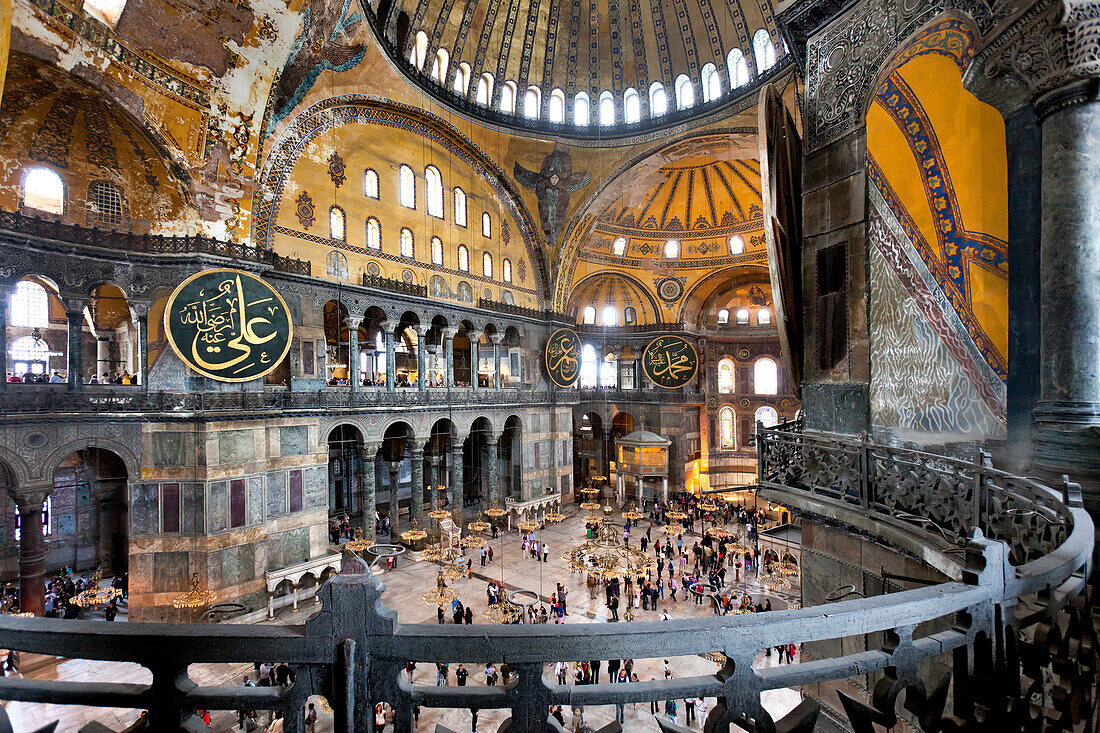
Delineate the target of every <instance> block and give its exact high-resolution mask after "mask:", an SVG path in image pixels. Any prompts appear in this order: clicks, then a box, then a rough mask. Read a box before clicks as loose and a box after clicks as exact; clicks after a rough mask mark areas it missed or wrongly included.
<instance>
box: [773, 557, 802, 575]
mask: <svg viewBox="0 0 1100 733" xmlns="http://www.w3.org/2000/svg"><path fill="white" fill-rule="evenodd" d="M775 567H776V569H777V570H778V571H779V572H781V573H783V574H784V575H798V563H797V562H795V561H794V558H793V557H792V556H790V555H786V556H784V558H783V562H781V563H778V564H777V565H776V566H775Z"/></svg>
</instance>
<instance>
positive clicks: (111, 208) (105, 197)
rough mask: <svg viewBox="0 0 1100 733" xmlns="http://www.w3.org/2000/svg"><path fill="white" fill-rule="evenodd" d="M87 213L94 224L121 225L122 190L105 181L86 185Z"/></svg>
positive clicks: (122, 212)
mask: <svg viewBox="0 0 1100 733" xmlns="http://www.w3.org/2000/svg"><path fill="white" fill-rule="evenodd" d="M88 213H89V214H90V217H89V218H90V219H91V220H92V221H93V222H94V223H97V224H121V223H122V218H123V216H124V211H123V208H122V189H121V188H119V187H118V186H116V185H115V184H113V183H108V182H107V181H92V182H91V183H90V184H88Z"/></svg>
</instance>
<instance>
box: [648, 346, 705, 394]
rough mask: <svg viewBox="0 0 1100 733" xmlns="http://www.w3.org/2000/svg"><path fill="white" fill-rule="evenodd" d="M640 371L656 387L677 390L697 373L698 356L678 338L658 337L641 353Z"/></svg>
mask: <svg viewBox="0 0 1100 733" xmlns="http://www.w3.org/2000/svg"><path fill="white" fill-rule="evenodd" d="M642 369H644V370H645V375H646V376H647V377H648V378H649V381H651V382H653V383H654V384H655V385H657V386H658V387H663V388H665V389H679V388H680V387H683V386H684V385H685V384H687V383H688V382H690V381H691V380H692V378H693V377H694V376H695V372H696V371H698V369H699V355H698V354H697V353H695V347H694V346H692V345H691V344H690V343H688V342H687V341H685V340H684V339H682V338H680V337H679V336H658V337H657V338H655V339H653V340H652V341H650V342H649V346H647V347H645V351H644V352H642Z"/></svg>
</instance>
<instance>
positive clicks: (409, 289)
mask: <svg viewBox="0 0 1100 733" xmlns="http://www.w3.org/2000/svg"><path fill="white" fill-rule="evenodd" d="M363 287H365V288H374V289H376V290H388V291H389V292H391V293H399V294H400V295H411V296H413V297H415V298H426V297H428V286H426V285H417V284H416V283H414V282H412V283H407V282H405V281H404V280H398V279H397V278H388V277H380V276H378V275H368V274H367V273H365V272H364V273H363Z"/></svg>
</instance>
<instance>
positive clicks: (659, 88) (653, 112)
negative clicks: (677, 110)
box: [649, 81, 668, 117]
mask: <svg viewBox="0 0 1100 733" xmlns="http://www.w3.org/2000/svg"><path fill="white" fill-rule="evenodd" d="M666 112H668V94H666V93H665V87H664V85H662V84H661V82H659V81H655V82H653V83H652V84H650V85H649V116H650V117H660V116H661V115H663V114H665V113H666Z"/></svg>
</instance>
